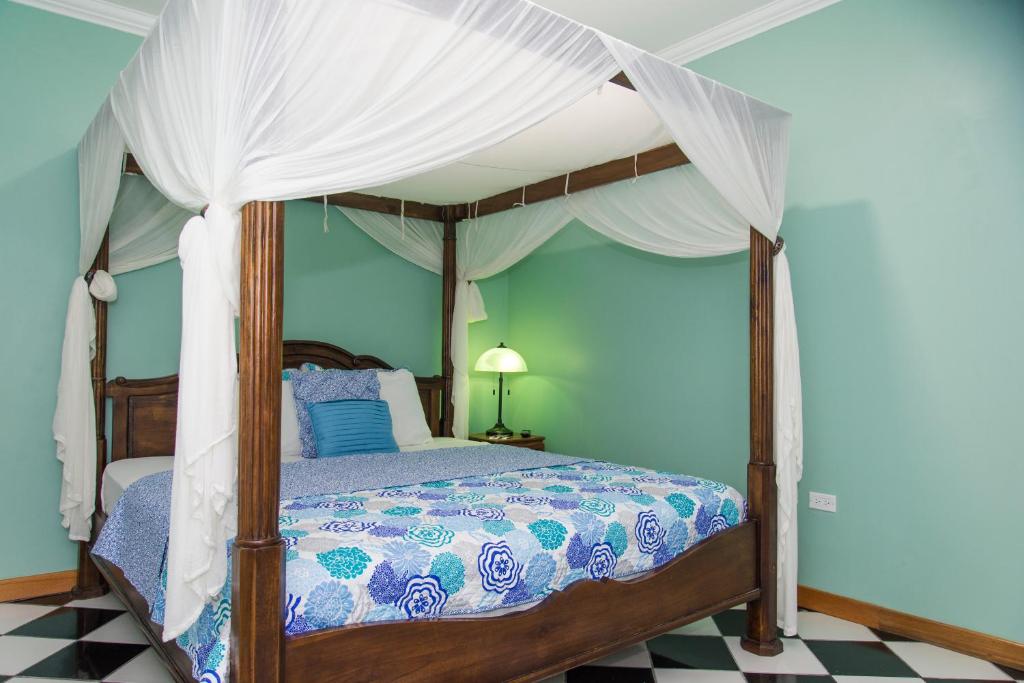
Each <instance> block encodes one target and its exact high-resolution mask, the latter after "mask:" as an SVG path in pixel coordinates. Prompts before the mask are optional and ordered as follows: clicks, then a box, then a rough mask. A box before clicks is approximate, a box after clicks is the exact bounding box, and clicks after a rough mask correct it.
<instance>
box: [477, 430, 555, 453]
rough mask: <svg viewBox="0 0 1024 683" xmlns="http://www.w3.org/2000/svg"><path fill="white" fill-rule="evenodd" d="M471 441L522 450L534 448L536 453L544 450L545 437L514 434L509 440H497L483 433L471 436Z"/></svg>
mask: <svg viewBox="0 0 1024 683" xmlns="http://www.w3.org/2000/svg"><path fill="white" fill-rule="evenodd" d="M469 440H470V441H486V442H487V443H497V444H504V445H506V446H519V447H520V448H532V449H533V450H535V451H542V450H544V437H543V436H539V435H537V434H531V435H530V436H519V434H514V435H513V436H511V437H509V438H508V439H495V438H493V437H490V436H487V434H485V433H483V432H478V433H476V434H470V435H469Z"/></svg>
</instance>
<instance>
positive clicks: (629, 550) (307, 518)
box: [96, 446, 746, 682]
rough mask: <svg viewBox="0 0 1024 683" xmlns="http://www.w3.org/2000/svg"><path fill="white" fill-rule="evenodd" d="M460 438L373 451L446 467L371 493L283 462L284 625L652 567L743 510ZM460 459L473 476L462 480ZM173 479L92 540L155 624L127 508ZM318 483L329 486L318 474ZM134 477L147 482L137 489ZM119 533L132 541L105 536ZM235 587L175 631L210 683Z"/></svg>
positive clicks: (731, 492) (141, 508)
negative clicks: (434, 446) (438, 447)
mask: <svg viewBox="0 0 1024 683" xmlns="http://www.w3.org/2000/svg"><path fill="white" fill-rule="evenodd" d="M450 450H451V451H453V452H452V453H445V452H443V451H426V452H424V453H423V454H416V455H415V456H414V454H394V455H391V456H380V455H378V456H373V458H375V460H374V462H375V463H380V462H383V461H381V460H379V459H380V458H384V457H387V458H391V459H394V462H395V463H401V459H405V460H408V459H409V458H410V457H414V458H416V459H417V460H419V461H424V460H425V459H430V458H433V457H436V458H437V459H438V461H439V463H440V466H439V467H438V468H436V469H434V470H433V471H435V472H443V474H440V475H439V476H444V477H447V478H445V479H442V480H436V476H435V477H434V478H433V479H432V478H431V477H425V475H424V474H422V468H421V473H420V474H419V475H416V474H415V470H416V468H415V467H413V468H412V470H413V473H410V472H408V471H406V472H405V473H404V474H403V475H402V476H401V477H399V479H400V483H401V484H402V485H397V486H387V487H377V488H372V489H368V490H367V489H363V490H361V489H358V488H353V487H356V486H358V485H359V484H358V482H350V481H347V480H346V481H338V478H337V477H333V478H332V477H331V476H328V477H326V478H325V477H322V476H321V474H320V472H319V471H318V470H316V469H314V468H318V467H327V468H334V469H335V470H338V469H339V468H340V467H343V466H344V464H345V463H344V461H348V460H349V459H348V458H333V459H331V460H330V461H319V462H318V461H308V462H304V463H296V464H295V466H299V467H298V469H295V467H294V466H290V465H285V466H284V468H283V470H282V475H283V476H282V482H283V483H282V496H289V497H287V498H283V499H282V501H281V514H280V520H279V521H280V528H281V535H282V536H283V537H284V539H285V542H286V547H287V551H286V552H287V565H286V573H287V617H286V627H285V628H286V631H287V633H289V634H298V633H303V632H306V631H313V630H318V629H324V628H331V627H334V626H342V625H346V624H355V623H366V622H374V621H392V620H401V619H421V618H431V617H445V616H451V615H473V614H481V613H485V612H489V611H492V610H496V609H502V608H509V607H520V606H529V605H531V604H534V603H537V602H539V601H541V600H543V599H544V598H545V597H547V596H548V595H550V594H551V593H552V592H554V591H558V590H564V589H565V588H566V587H568V586H569V585H570V584H572V583H574V582H576V581H582V580H595V579H601V578H605V577H611V578H617V579H622V578H626V577H629V576H633V575H635V574H638V573H641V572H645V571H648V570H651V569H654V568H656V567H658V566H660V565H662V564H664V563H666V562H668V561H669V560H671V559H672V558H674V557H675V556H677V555H679V554H680V553H682V552H683V551H684V550H686V549H687V548H689V547H691V546H693V545H694V544H696V543H698V542H699V541H701V540H703V539H705V538H707V537H708V536H710V535H712V534H714V533H717V532H719V531H722V530H724V529H726V528H728V527H731V526H734V525H736V524H738V523H739V522H741V521H743V520H744V519H745V517H746V503H745V501H744V499H743V497H742V496H741V495H740V493H739V492H738V491H736V490H735V489H733V488H732V487H729V486H726V485H725V484H721V483H718V482H714V481H710V480H706V479H699V478H695V477H689V476H683V475H677V474H672V473H668V472H656V471H653V470H649V469H644V468H640V467H628V466H624V465H616V464H612V463H607V462H598V461H590V460H576V459H570V458H566V457H565V456H555V455H551V454H534V453H532V452H531V453H529V454H528V453H525V452H523V451H524V449H514V448H510V447H495V446H480V447H475V448H460V449H450ZM499 455H500V456H503V457H499ZM523 458H526V459H525V460H524V459H523ZM536 458H540V459H539V460H538V459H536ZM500 461H505V464H504V465H502V464H499V463H500ZM329 462H333V463H334V464H330V465H328V464H327V463H329ZM339 462H341V463H342V464H339ZM352 462H353V464H354V462H356V461H352ZM362 462H364V463H365V462H367V461H365V460H364V461H362ZM537 463H545V464H546V465H547V466H540V467H537V466H535V465H536V464H537ZM552 463H562V464H552ZM518 465H526V466H528V467H530V466H531V465H533V466H532V467H530V468H529V469H526V468H523V467H518ZM289 468H292V469H291V471H290V472H289ZM460 469H461V471H463V472H465V473H467V474H468V475H469V476H461V477H459V476H452V473H455V472H459V471H460ZM162 476H164V475H153V476H152V477H147V478H146V479H143V480H140V481H139V482H137V483H136V484H134V485H133V486H132V487H129V489H128V490H127V491H126V492H125V495H124V496H123V497H122V499H121V501H119V502H118V505H117V507H116V508H115V511H114V513H113V514H112V515H111V519H110V521H108V524H107V525H106V527H105V528H104V530H103V536H101V539H100V542H99V543H97V550H96V552H98V554H101V555H103V556H104V557H107V558H108V559H110V560H111V561H113V562H114V563H115V564H118V566H121V568H122V570H125V574H126V576H128V578H129V580H131V581H132V583H133V584H135V585H136V587H137V588H138V589H139V590H140V592H142V593H143V595H145V596H146V597H147V600H149V601H150V605H151V606H152V608H153V616H154V619H155V620H156V621H160V617H162V607H163V595H162V590H161V589H160V588H159V579H158V577H159V567H160V566H161V564H159V563H162V558H160V559H159V560H157V562H158V564H153V563H150V564H149V566H148V567H142V568H141V569H140V567H139V565H138V564H133V563H132V562H130V561H126V560H125V558H128V557H132V556H133V553H137V552H138V548H139V546H138V544H137V541H136V543H135V547H134V549H133V547H132V543H130V542H127V540H126V539H125V538H123V537H124V536H126V535H127V536H138V535H139V532H138V530H137V529H134V528H132V529H131V530H130V531H129V528H131V527H133V526H136V525H137V524H138V522H137V521H133V522H130V521H129V520H130V518H132V517H148V518H152V517H154V516H156V517H158V516H159V515H158V514H157V515H154V514H153V513H152V511H151V510H152V507H153V502H154V500H155V496H154V489H166V490H167V491H168V493H167V496H168V498H169V484H170V478H169V477H165V480H166V481H165V482H159V481H150V482H148V484H147V480H154V478H159V477H162ZM389 477H391V478H394V477H392V475H389V474H387V473H382V474H381V475H380V476H377V477H375V478H374V479H375V480H377V483H380V481H386V480H387V479H388V478H389ZM343 478H344V477H343ZM322 479H327V480H328V482H327V483H324V482H322V481H321V482H320V483H316V484H311V483H310V482H311V481H317V480H322ZM357 479H360V478H359V477H357ZM414 479H421V481H419V482H417V483H411V482H410V480H414ZM289 482H291V483H289ZM135 487H138V488H139V489H140V490H141V493H138V492H136V495H133V488H135ZM324 490H332V491H344V492H343V493H337V492H333V493H324V492H323V491H324ZM290 494H292V495H290ZM294 494H299V495H294ZM159 495H161V494H159V493H157V494H156V496H159ZM132 498H135V500H136V505H134V506H133V505H132V503H131V500H132ZM140 498H141V501H140V500H139V499H140ZM133 507H134V513H133ZM157 507H159V505H157ZM122 508H124V509H123V510H122ZM112 523H113V524H112ZM159 524H160V522H157V527H153V524H152V520H150V523H149V526H150V530H149V532H147V534H152V533H153V532H154V531H157V532H159V531H160V528H159ZM144 525H145V524H144ZM108 530H110V531H111V536H120V537H122V538H120V539H111V538H107V534H108ZM162 532H163V534H164V536H163V537H166V530H163V531H162ZM152 537H153V536H152V535H149V538H152ZM122 564H125V565H128V566H127V568H126V567H125V566H122ZM146 576H148V577H149V579H148V581H147V579H146ZM139 583H142V584H144V585H142V586H140V585H139ZM230 583H231V582H230V579H229V580H228V582H227V583H226V585H225V588H224V591H223V593H222V594H221V596H220V597H219V599H217V600H213V601H211V602H210V604H209V605H208V606H207V609H206V610H205V611H204V612H203V614H202V616H201V617H200V618H199V620H198V621H197V622H196V624H195V625H194V626H193V627H192V629H191V630H190V631H189V632H188V633H187V634H185V635H183V636H182V637H181V638H179V639H178V643H179V645H181V646H182V647H183V648H184V649H185V651H186V652H188V653H189V655H190V657H191V658H192V660H193V663H194V673H195V675H196V677H197V678H200V679H201V680H203V681H210V682H213V681H222V680H226V670H227V662H228V657H227V649H228V645H229V637H230V623H229V622H230V612H231V604H230V590H231V589H230Z"/></svg>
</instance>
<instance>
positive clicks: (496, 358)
mask: <svg viewBox="0 0 1024 683" xmlns="http://www.w3.org/2000/svg"><path fill="white" fill-rule="evenodd" d="M475 369H476V371H477V372H526V361H525V360H523V357H522V356H520V355H519V354H518V353H516V352H515V351H513V350H512V349H510V348H508V347H507V346H505V344H504V343H501V344H498V345H497V346H495V347H494V348H493V349H487V350H486V351H484V352H483V354H482V355H481V356H480V358H479V359H477V361H476V367H475Z"/></svg>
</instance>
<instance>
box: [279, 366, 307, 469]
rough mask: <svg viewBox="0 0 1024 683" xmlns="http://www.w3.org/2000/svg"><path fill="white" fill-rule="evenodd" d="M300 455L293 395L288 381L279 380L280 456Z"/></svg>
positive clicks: (290, 383)
mask: <svg viewBox="0 0 1024 683" xmlns="http://www.w3.org/2000/svg"><path fill="white" fill-rule="evenodd" d="M297 455H302V441H301V440H300V439H299V414H298V413H296V412H295V394H294V392H293V391H292V381H291V380H290V379H285V380H281V456H282V457H285V458H287V457H289V456H297Z"/></svg>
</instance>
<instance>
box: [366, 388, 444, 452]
mask: <svg viewBox="0 0 1024 683" xmlns="http://www.w3.org/2000/svg"><path fill="white" fill-rule="evenodd" d="M377 378H378V379H379V380H380V398H381V400H382V401H387V402H388V408H389V409H390V410H391V432H392V434H394V436H395V442H396V443H397V444H398V445H399V446H419V445H420V444H424V443H427V442H429V441H430V439H431V438H432V435H431V433H430V427H429V426H428V425H427V418H426V417H425V416H424V415H423V403H422V402H421V401H420V392H419V390H418V389H417V388H416V378H415V377H413V374H412V373H411V372H409V371H408V370H378V371H377Z"/></svg>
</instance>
